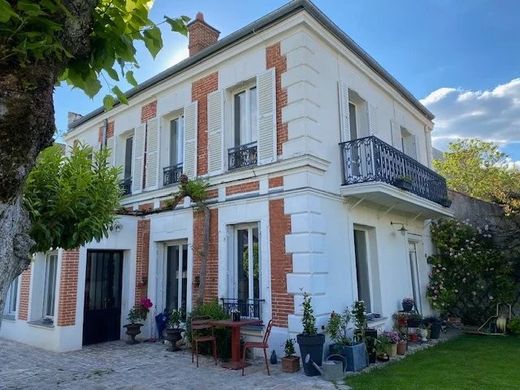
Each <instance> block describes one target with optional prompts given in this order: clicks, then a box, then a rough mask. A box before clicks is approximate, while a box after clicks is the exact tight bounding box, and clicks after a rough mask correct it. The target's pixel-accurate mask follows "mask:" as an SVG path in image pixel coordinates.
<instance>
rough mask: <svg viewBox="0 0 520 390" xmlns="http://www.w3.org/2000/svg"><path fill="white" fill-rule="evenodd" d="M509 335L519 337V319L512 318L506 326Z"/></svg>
mask: <svg viewBox="0 0 520 390" xmlns="http://www.w3.org/2000/svg"><path fill="white" fill-rule="evenodd" d="M507 330H508V331H509V333H511V334H512V335H515V336H520V317H513V318H511V320H510V321H509V322H508V324H507Z"/></svg>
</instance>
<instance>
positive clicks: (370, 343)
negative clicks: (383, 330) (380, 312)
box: [365, 329, 377, 364]
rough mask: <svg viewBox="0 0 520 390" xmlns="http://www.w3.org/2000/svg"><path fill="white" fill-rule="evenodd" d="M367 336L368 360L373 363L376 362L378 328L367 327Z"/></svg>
mask: <svg viewBox="0 0 520 390" xmlns="http://www.w3.org/2000/svg"><path fill="white" fill-rule="evenodd" d="M365 338H366V344H367V353H368V362H369V363H370V364H373V363H375V362H376V355H377V353H376V340H377V329H365Z"/></svg>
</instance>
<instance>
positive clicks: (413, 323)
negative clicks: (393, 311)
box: [406, 313, 422, 329]
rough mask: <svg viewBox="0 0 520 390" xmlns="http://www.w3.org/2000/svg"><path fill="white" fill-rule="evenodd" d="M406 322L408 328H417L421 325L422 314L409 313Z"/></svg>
mask: <svg viewBox="0 0 520 390" xmlns="http://www.w3.org/2000/svg"><path fill="white" fill-rule="evenodd" d="M406 322H407V324H408V329H410V328H418V327H419V326H421V322H422V316H421V315H420V314H419V313H410V314H409V315H408V319H407V320H406Z"/></svg>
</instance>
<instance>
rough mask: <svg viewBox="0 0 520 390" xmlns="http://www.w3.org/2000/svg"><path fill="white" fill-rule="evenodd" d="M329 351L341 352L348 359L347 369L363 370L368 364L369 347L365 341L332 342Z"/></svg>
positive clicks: (331, 352)
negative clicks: (346, 343) (351, 343)
mask: <svg viewBox="0 0 520 390" xmlns="http://www.w3.org/2000/svg"><path fill="white" fill-rule="evenodd" d="M329 353H330V354H331V355H333V354H339V355H341V356H343V357H344V358H345V359H346V360H347V371H361V370H362V369H363V368H365V367H367V366H368V356H367V348H366V345H365V343H358V344H354V345H338V344H331V345H330V346H329Z"/></svg>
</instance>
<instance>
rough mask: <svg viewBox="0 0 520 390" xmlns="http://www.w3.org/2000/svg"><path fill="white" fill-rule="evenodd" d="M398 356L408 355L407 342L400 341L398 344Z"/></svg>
mask: <svg viewBox="0 0 520 390" xmlns="http://www.w3.org/2000/svg"><path fill="white" fill-rule="evenodd" d="M397 354H398V355H405V354H406V341H399V342H398V343H397Z"/></svg>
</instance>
